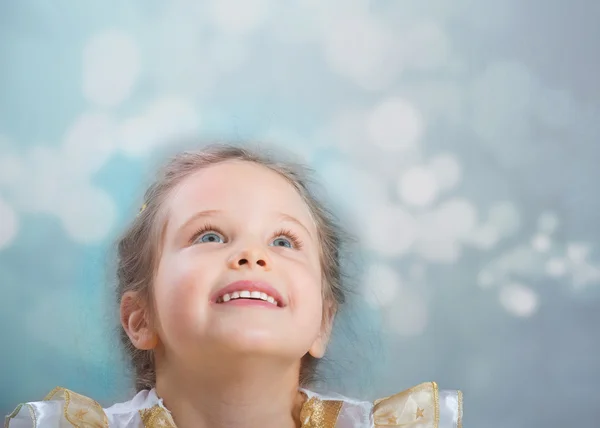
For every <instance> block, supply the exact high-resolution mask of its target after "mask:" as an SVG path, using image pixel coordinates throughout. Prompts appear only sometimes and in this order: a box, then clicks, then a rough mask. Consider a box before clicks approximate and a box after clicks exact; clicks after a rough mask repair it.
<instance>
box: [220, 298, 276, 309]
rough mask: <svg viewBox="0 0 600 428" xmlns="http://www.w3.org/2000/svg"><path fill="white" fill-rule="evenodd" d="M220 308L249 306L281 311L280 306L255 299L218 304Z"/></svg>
mask: <svg viewBox="0 0 600 428" xmlns="http://www.w3.org/2000/svg"><path fill="white" fill-rule="evenodd" d="M217 305H218V306H249V307H257V308H269V309H280V308H279V306H277V305H274V304H273V303H269V302H265V301H264V300H253V299H235V300H230V301H229V302H223V303H217Z"/></svg>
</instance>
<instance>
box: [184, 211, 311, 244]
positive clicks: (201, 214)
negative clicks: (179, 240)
mask: <svg viewBox="0 0 600 428" xmlns="http://www.w3.org/2000/svg"><path fill="white" fill-rule="evenodd" d="M223 213H224V212H223V211H222V210H204V211H198V212H197V213H195V214H194V215H193V216H191V217H190V218H188V219H187V220H186V221H185V223H183V224H182V225H181V226H179V228H178V229H177V233H176V235H179V234H180V233H181V232H182V231H183V230H185V229H186V228H187V227H188V226H189V225H190V224H191V223H193V222H194V221H196V220H198V219H199V218H202V217H214V216H216V215H219V214H223ZM277 214H278V217H279V219H280V220H283V221H287V222H290V223H294V224H296V225H297V226H300V227H301V228H302V229H304V230H305V231H306V233H307V234H308V236H310V237H311V238H314V237H313V234H312V233H311V232H310V230H308V228H307V227H306V226H305V225H304V224H302V222H301V221H300V220H298V219H297V218H296V217H294V216H291V215H289V214H286V213H282V212H279V213H277Z"/></svg>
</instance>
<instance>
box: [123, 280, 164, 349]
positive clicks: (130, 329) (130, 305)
mask: <svg viewBox="0 0 600 428" xmlns="http://www.w3.org/2000/svg"><path fill="white" fill-rule="evenodd" d="M120 311H121V325H122V326H123V329H124V330H125V332H126V333H127V336H129V340H131V343H132V344H133V346H135V347H136V348H137V349H142V350H150V349H154V348H155V347H156V345H157V344H158V336H157V334H156V332H155V331H154V329H153V328H152V326H151V324H150V322H149V319H148V311H147V310H146V303H145V302H142V299H140V298H139V296H138V294H137V293H136V292H132V291H128V292H127V293H125V294H123V298H122V299H121V307H120Z"/></svg>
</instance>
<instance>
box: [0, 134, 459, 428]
mask: <svg viewBox="0 0 600 428" xmlns="http://www.w3.org/2000/svg"><path fill="white" fill-rule="evenodd" d="M341 244H342V231H341V229H340V228H339V227H338V225H337V224H336V222H335V221H334V219H333V217H332V216H331V214H330V213H329V212H328V211H327V210H326V209H325V207H324V206H323V205H322V204H321V203H319V202H318V201H317V199H316V198H315V197H314V195H313V194H312V193H311V192H310V191H309V185H308V181H307V176H306V172H305V170H304V169H303V168H302V167H300V166H299V165H296V164H293V163H281V162H276V161H274V160H271V159H270V158H269V157H267V156H263V155H260V154H259V153H254V152H251V151H250V150H247V149H243V148H237V147H234V146H227V145H215V146H211V147H208V148H205V149H204V150H202V151H199V152H185V153H182V154H180V155H178V156H176V157H175V158H174V159H173V160H171V161H170V162H169V163H168V164H167V165H166V167H165V168H164V169H163V170H162V173H161V174H160V175H159V177H158V179H157V180H156V182H155V183H154V184H152V185H151V186H150V188H149V189H148V190H147V192H146V195H145V203H144V204H143V206H142V209H141V211H140V214H139V215H138V216H137V218H136V219H135V220H134V221H133V223H132V224H131V226H130V227H129V229H128V230H127V231H126V233H125V234H124V236H123V237H122V239H121V240H120V241H119V245H118V270H117V277H118V296H117V297H118V302H119V305H120V321H121V325H122V327H123V329H122V335H121V339H122V342H123V344H124V346H125V349H126V351H127V353H128V354H129V356H130V358H131V362H132V365H133V368H134V370H135V374H136V388H137V391H138V392H137V395H135V396H134V397H133V398H132V399H131V400H130V401H128V402H125V403H119V404H115V405H113V406H112V407H109V408H106V409H103V408H101V406H100V405H99V404H98V403H96V402H95V401H93V400H92V399H90V398H87V397H84V396H82V395H79V394H76V393H75V392H72V391H69V390H67V389H63V388H56V389H55V390H54V391H52V392H51V393H50V394H49V395H48V397H46V399H45V400H44V401H41V402H32V403H26V404H24V405H21V406H19V407H17V409H16V410H15V411H14V412H13V413H12V414H11V415H9V416H8V417H7V419H6V427H7V428H21V427H31V426H34V427H41V428H46V427H58V426H60V427H63V426H64V427H66V426H75V427H117V428H133V427H175V426H177V427H179V428H188V427H194V428H205V427H206V428H208V427H210V428H220V427H236V428H244V427H252V428H256V427H261V428H269V427H273V428H292V427H296V428H297V427H303V428H309V427H310V428H316V427H319V428H333V427H338V428H367V427H421V428H434V427H435V428H450V427H453V428H454V427H461V425H462V424H461V417H462V396H461V393H460V392H459V391H438V388H437V385H436V384H435V383H433V382H432V383H424V384H421V385H419V386H417V387H414V388H411V389H409V390H407V391H404V392H401V393H399V394H396V395H393V396H391V397H387V398H383V399H380V400H376V401H375V402H374V403H371V402H365V401H358V400H353V399H349V398H346V397H343V396H337V395H331V396H324V395H321V394H317V393H315V392H312V391H311V390H309V389H306V386H307V382H308V380H309V379H310V376H311V374H313V373H314V369H315V362H316V361H317V360H318V359H319V358H321V357H323V355H324V354H325V349H326V345H327V342H328V339H329V337H330V333H331V328H332V324H333V320H334V317H335V314H336V311H337V310H338V308H339V307H340V305H342V304H343V302H344V284H343V282H342V277H343V275H342V272H341V257H340V245H341Z"/></svg>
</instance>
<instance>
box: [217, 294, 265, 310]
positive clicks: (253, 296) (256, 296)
mask: <svg viewBox="0 0 600 428" xmlns="http://www.w3.org/2000/svg"><path fill="white" fill-rule="evenodd" d="M235 299H260V300H264V301H265V302H269V303H272V304H274V305H276V306H277V300H276V299H275V298H273V297H272V296H269V295H268V294H267V293H263V292H260V291H248V290H242V291H234V292H233V293H226V294H223V296H221V297H220V298H219V299H218V300H217V303H224V302H229V301H230V300H235Z"/></svg>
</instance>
